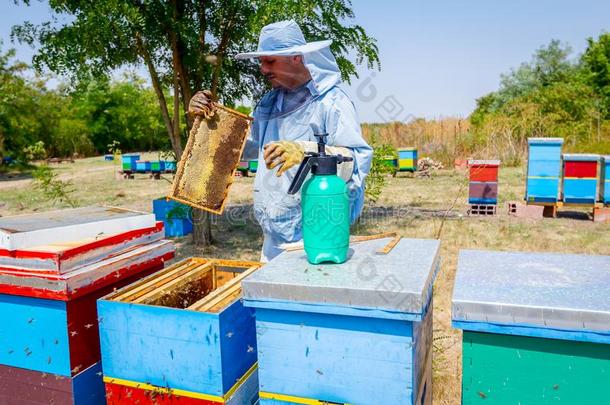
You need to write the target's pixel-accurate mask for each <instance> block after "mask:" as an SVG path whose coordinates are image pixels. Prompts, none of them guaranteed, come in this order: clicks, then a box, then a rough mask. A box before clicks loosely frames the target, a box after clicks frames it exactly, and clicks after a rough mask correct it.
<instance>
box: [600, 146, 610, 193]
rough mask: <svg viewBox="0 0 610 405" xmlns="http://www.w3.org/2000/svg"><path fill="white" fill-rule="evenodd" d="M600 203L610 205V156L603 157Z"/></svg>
mask: <svg viewBox="0 0 610 405" xmlns="http://www.w3.org/2000/svg"><path fill="white" fill-rule="evenodd" d="M600 173H601V179H600V188H599V201H601V202H602V203H604V205H610V155H606V156H602V160H601V169H600Z"/></svg>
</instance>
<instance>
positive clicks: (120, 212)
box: [0, 206, 156, 251]
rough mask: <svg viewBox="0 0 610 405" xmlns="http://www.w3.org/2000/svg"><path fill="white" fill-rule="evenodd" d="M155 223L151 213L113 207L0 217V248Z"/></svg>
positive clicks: (41, 242) (5, 248)
mask: <svg viewBox="0 0 610 405" xmlns="http://www.w3.org/2000/svg"><path fill="white" fill-rule="evenodd" d="M154 226H156V221H155V216H154V215H152V214H150V213H146V212H138V211H132V210H127V209H124V208H117V207H97V206H92V207H81V208H71V209H64V210H58V211H47V212H39V213H34V214H25V215H15V216H11V217H2V218H0V249H2V251H13V250H19V249H28V248H32V247H35V246H42V245H48V244H56V243H63V242H73V241H75V240H81V239H86V238H92V237H98V238H100V237H104V236H106V235H109V234H116V233H121V232H128V231H131V230H135V229H141V228H151V227H154Z"/></svg>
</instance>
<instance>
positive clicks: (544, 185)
mask: <svg viewBox="0 0 610 405" xmlns="http://www.w3.org/2000/svg"><path fill="white" fill-rule="evenodd" d="M527 142H528V145H529V152H528V163H527V184H526V191H525V200H526V201H527V202H550V203H554V202H557V201H559V179H560V176H561V147H562V145H563V139H562V138H529V139H528V140H527Z"/></svg>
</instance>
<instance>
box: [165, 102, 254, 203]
mask: <svg viewBox="0 0 610 405" xmlns="http://www.w3.org/2000/svg"><path fill="white" fill-rule="evenodd" d="M251 120H252V118H250V117H248V116H246V115H244V114H241V113H239V112H237V111H233V110H231V109H229V108H226V107H223V106H219V107H218V109H217V111H216V114H215V115H214V117H213V118H212V119H209V120H205V119H202V118H201V117H198V118H197V119H196V120H195V123H194V125H193V129H192V130H191V133H190V135H189V139H188V142H187V144H186V148H185V149H184V153H183V154H182V158H181V159H180V162H179V163H178V169H177V170H176V176H175V178H174V183H173V187H172V191H171V194H170V195H169V197H170V198H172V199H175V200H177V201H180V202H183V203H185V204H189V205H191V206H193V207H195V208H200V209H203V210H207V211H210V212H213V213H215V214H221V213H222V212H223V210H224V205H225V202H226V200H227V196H228V194H229V188H230V187H231V184H232V183H233V176H234V174H235V170H236V169H237V167H238V166H239V160H240V158H241V154H242V151H243V148H244V145H245V144H246V139H247V137H248V133H249V130H250V121H251Z"/></svg>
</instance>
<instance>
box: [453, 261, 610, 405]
mask: <svg viewBox="0 0 610 405" xmlns="http://www.w3.org/2000/svg"><path fill="white" fill-rule="evenodd" d="M608 297H610V256H587V255H567V254H549V253H545V254H538V253H508V252H485V251H474V250H464V251H461V252H460V256H459V261H458V270H457V274H456V283H455V287H454V292H453V300H452V320H453V326H454V327H456V328H459V329H462V330H463V331H464V333H463V341H462V344H463V346H462V350H463V356H462V362H463V363H462V365H463V373H462V403H463V404H478V403H480V404H502V405H503V404H507V405H508V404H511V405H512V404H606V403H609V402H608V398H609V394H608V387H609V385H610V299H608Z"/></svg>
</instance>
